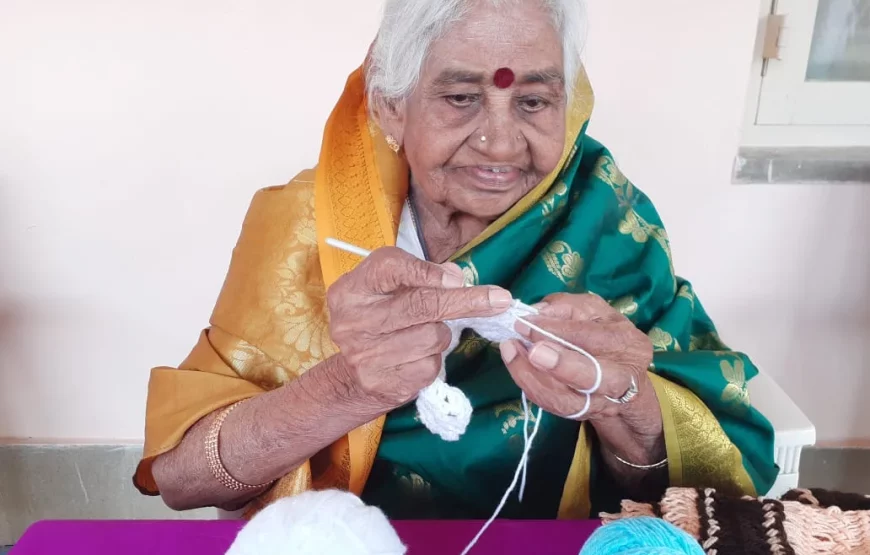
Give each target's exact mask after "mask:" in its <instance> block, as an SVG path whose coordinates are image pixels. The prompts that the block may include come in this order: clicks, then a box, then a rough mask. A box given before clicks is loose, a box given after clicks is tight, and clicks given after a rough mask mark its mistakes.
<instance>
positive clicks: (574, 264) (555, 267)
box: [541, 241, 583, 288]
mask: <svg viewBox="0 0 870 555" xmlns="http://www.w3.org/2000/svg"><path fill="white" fill-rule="evenodd" d="M541 257H542V258H543V260H544V264H545V265H546V266H547V270H549V272H550V273H551V274H553V275H554V276H556V277H557V278H559V280H560V281H561V282H562V283H564V284H565V285H567V286H568V287H571V288H573V287H576V286H577V278H578V277H580V271H581V270H582V269H583V258H581V257H580V254H579V253H578V252H576V251H575V250H573V249H572V248H571V246H570V245H568V243H566V242H565V241H553V242H552V243H550V244H549V245H548V246H547V249H546V251H544V253H543V254H542V255H541Z"/></svg>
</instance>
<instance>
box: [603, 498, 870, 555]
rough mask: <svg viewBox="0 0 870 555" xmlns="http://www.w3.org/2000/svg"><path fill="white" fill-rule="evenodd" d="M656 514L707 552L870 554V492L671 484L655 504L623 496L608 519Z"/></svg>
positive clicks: (722, 554)
mask: <svg viewBox="0 0 870 555" xmlns="http://www.w3.org/2000/svg"><path fill="white" fill-rule="evenodd" d="M636 516H654V517H658V518H662V519H664V520H665V521H667V522H670V523H671V524H673V525H675V526H677V527H679V528H682V529H683V530H685V531H686V532H687V533H689V534H690V535H692V536H694V537H695V539H697V540H698V542H699V543H700V544H701V547H703V548H704V551H705V552H706V553H707V555H738V554H740V555H756V554H757V555H769V554H772V555H818V554H823V553H824V554H828V553H834V554H844V555H845V554H849V555H858V554H861V555H868V554H870V496H865V495H857V494H852V493H840V492H834V491H827V490H822V489H810V490H807V489H794V490H791V491H789V492H788V493H786V494H785V495H784V496H783V497H782V498H781V499H772V498H770V499H769V498H764V497H759V498H754V497H730V496H726V495H721V494H719V493H718V492H716V491H715V490H713V489H692V488H670V489H668V490H667V492H666V493H665V495H664V497H662V500H661V501H660V502H658V503H654V504H646V503H636V502H634V501H623V502H622V511H621V512H620V513H618V514H607V513H603V514H602V515H601V518H602V519H603V521H604V523H605V524H608V523H611V522H613V521H615V520H619V519H622V518H630V517H636Z"/></svg>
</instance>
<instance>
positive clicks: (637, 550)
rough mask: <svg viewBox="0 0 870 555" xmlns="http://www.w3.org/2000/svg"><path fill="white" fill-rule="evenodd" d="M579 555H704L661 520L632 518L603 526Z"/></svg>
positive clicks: (692, 541) (695, 543)
mask: <svg viewBox="0 0 870 555" xmlns="http://www.w3.org/2000/svg"><path fill="white" fill-rule="evenodd" d="M580 555H704V550H703V549H701V546H700V545H699V544H698V541H697V540H696V539H695V538H693V537H692V536H690V535H689V534H687V533H686V532H684V531H682V530H680V529H679V528H677V527H676V526H674V525H673V524H670V523H668V522H665V521H664V520H662V519H660V518H652V517H641V516H639V517H634V518H625V519H622V520H617V521H616V522H613V523H612V524H607V525H606V526H602V527H601V528H599V529H598V530H596V531H595V533H593V534H592V536H590V537H589V540H588V541H587V542H586V544H585V545H584V546H583V549H582V550H581V551H580Z"/></svg>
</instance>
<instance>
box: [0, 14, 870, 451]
mask: <svg viewBox="0 0 870 555" xmlns="http://www.w3.org/2000/svg"><path fill="white" fill-rule="evenodd" d="M376 4H377V2H374V1H372V0H365V1H361V0H331V1H329V2H307V1H305V2H303V1H301V0H258V1H256V2H249V1H243V0H234V1H232V0H208V1H206V0H181V1H179V0H155V1H152V2H133V1H118V2H97V1H95V0H79V1H77V2H68V1H63V2H62V1H60V0H6V1H5V2H3V3H2V4H0V437H12V438H27V437H39V438H54V439H58V440H61V441H69V440H71V439H75V438H85V439H95V440H113V441H114V440H119V439H121V440H138V439H139V438H140V437H141V435H142V420H143V404H144V395H145V386H146V381H147V371H148V368H150V367H151V366H153V365H158V364H174V363H177V362H178V361H179V360H180V359H181V358H182V357H183V356H184V355H185V354H186V353H187V350H188V349H189V347H190V346H191V345H192V343H193V341H194V340H195V339H196V336H197V333H198V331H199V329H200V328H201V327H202V326H203V325H204V323H205V320H206V318H207V316H208V314H209V312H210V310H211V307H212V303H213V302H214V298H215V295H216V293H217V291H218V289H219V287H220V284H221V281H222V279H223V275H224V271H225V268H226V264H227V262H228V258H229V255H230V250H231V248H232V246H233V244H234V241H235V239H236V235H237V233H238V229H239V225H240V223H241V219H242V217H243V215H244V212H245V209H246V207H247V203H248V201H249V199H250V197H251V195H252V193H253V192H254V190H255V189H256V188H258V187H262V186H266V185H271V184H276V183H282V182H284V181H286V180H287V179H288V178H289V177H291V176H292V175H293V174H294V173H295V172H296V171H298V170H299V169H301V168H303V167H306V166H310V165H312V164H313V163H314V162H315V160H316V157H317V152H318V144H319V141H320V134H321V130H322V126H323V123H324V121H325V118H326V116H327V114H328V111H329V110H330V108H331V106H332V104H333V102H334V101H335V99H336V97H337V95H338V94H339V92H340V89H341V86H342V84H343V82H344V79H345V77H346V75H347V73H348V72H349V71H350V70H352V69H353V68H354V67H355V66H356V65H357V64H358V63H359V62H360V61H361V60H362V58H363V56H364V55H365V52H366V48H367V46H368V44H369V42H370V40H371V38H372V37H373V34H374V32H375V28H376V23H377V16H378V13H377V9H376V7H375V5H376ZM589 12H590V17H591V19H592V20H591V30H590V38H589V45H588V51H587V59H588V67H589V72H590V74H591V77H592V79H593V85H594V87H595V89H596V92H597V96H598V101H597V109H596V113H595V115H594V117H593V122H594V123H593V125H592V134H593V135H594V136H596V137H597V138H599V139H602V140H603V141H604V142H605V143H606V144H608V146H610V147H611V149H612V150H613V151H614V152H615V154H616V156H617V158H618V160H619V161H620V163H621V164H622V166H623V168H624V170H625V171H626V173H627V174H628V175H629V177H631V178H632V179H633V180H634V181H635V182H636V183H637V184H638V185H639V186H640V187H641V188H642V189H644V190H645V191H646V192H647V193H649V194H650V195H651V196H652V197H653V199H654V200H655V201H656V202H657V205H658V207H659V210H660V212H661V213H662V215H663V217H664V218H665V221H666V223H667V225H668V226H669V229H670V232H671V236H672V241H673V247H674V250H675V258H676V265H677V268H678V271H679V272H680V273H681V274H683V275H685V276H687V277H688V278H689V279H691V280H692V281H693V282H694V284H695V285H696V288H697V290H698V292H699V294H700V295H701V298H702V300H703V302H704V303H705V305H706V306H707V308H708V309H709V311H710V312H711V313H712V315H713V316H714V318H715V319H716V320H717V322H718V324H719V326H720V328H721V331H722V333H723V335H724V337H725V339H726V340H727V341H729V342H730V343H732V344H733V345H734V346H736V347H739V348H741V349H744V350H746V351H748V352H749V353H751V354H752V355H754V357H755V358H756V360H757V361H758V362H759V363H760V364H761V365H762V366H763V367H764V368H765V369H766V370H767V371H768V372H770V373H771V374H773V375H774V376H775V377H776V378H777V379H778V380H779V381H780V382H781V383H782V385H783V386H784V388H785V389H786V390H787V391H788V392H790V394H791V395H792V396H793V397H794V398H795V399H796V400H797V401H798V403H799V404H800V405H801V406H802V407H803V408H804V410H805V411H806V412H807V413H808V415H809V416H810V417H811V418H812V419H813V420H814V421H815V423H816V424H817V426H818V428H819V434H820V439H821V440H827V441H834V442H838V441H845V440H856V439H858V440H860V439H870V432H868V426H867V423H868V422H870V403H867V402H866V399H865V398H866V397H870V373H868V372H867V371H866V370H868V365H870V363H868V362H867V361H868V360H870V347H868V344H870V255H868V247H867V246H866V237H868V236H870V223H868V218H867V217H866V216H865V213H866V210H867V208H870V187H865V188H860V187H855V188H850V187H845V186H835V187H825V186H765V185H758V186H733V185H731V184H730V182H729V172H730V164H731V160H732V157H733V155H734V153H735V149H736V146H737V142H738V137H739V125H740V121H741V116H742V110H743V102H744V96H745V93H746V83H747V79H748V71H749V64H750V58H751V50H752V41H753V40H754V33H755V25H756V16H757V12H758V7H757V5H756V4H755V0H734V1H732V2H724V3H723V2H713V1H711V0H705V1H703V2H700V3H699V2H697V1H692V2H690V1H688V0H659V1H658V2H647V1H643V0H592V1H591V5H590V9H589ZM684 18H685V19H684ZM862 424H863V425H862Z"/></svg>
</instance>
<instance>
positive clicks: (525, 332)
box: [514, 320, 532, 337]
mask: <svg viewBox="0 0 870 555" xmlns="http://www.w3.org/2000/svg"><path fill="white" fill-rule="evenodd" d="M514 329H515V330H516V332H517V333H518V334H520V335H522V336H523V337H528V336H529V335H531V333H532V330H531V329H530V328H529V326H527V325H525V324H524V323H523V322H520V321H519V320H517V321H516V322H515V323H514Z"/></svg>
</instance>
